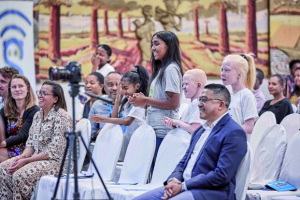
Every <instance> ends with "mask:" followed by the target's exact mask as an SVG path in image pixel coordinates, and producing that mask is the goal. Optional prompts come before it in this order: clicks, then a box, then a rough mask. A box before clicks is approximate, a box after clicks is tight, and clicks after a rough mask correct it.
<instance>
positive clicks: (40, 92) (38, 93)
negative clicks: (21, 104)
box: [36, 90, 53, 97]
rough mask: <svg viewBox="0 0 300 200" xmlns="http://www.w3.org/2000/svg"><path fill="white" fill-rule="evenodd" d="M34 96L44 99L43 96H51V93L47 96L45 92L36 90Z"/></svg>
mask: <svg viewBox="0 0 300 200" xmlns="http://www.w3.org/2000/svg"><path fill="white" fill-rule="evenodd" d="M36 95H38V96H39V95H41V96H42V97H45V96H47V95H53V93H50V94H48V93H47V92H45V91H41V90H37V91H36Z"/></svg>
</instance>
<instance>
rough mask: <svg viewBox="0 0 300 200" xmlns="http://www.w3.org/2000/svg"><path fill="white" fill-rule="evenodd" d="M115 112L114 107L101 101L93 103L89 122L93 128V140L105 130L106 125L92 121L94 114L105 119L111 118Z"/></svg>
mask: <svg viewBox="0 0 300 200" xmlns="http://www.w3.org/2000/svg"><path fill="white" fill-rule="evenodd" d="M112 110H113V106H112V105H109V104H107V103H105V102H103V101H101V100H97V101H95V102H94V103H93V105H92V108H91V110H90V113H89V120H90V122H91V127H92V135H91V138H92V139H93V138H94V135H95V133H96V132H97V131H98V130H99V129H100V130H101V129H102V128H103V126H104V125H105V123H96V122H92V121H91V116H92V115H94V114H98V115H102V116H104V117H111V113H112Z"/></svg>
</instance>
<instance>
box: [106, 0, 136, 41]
mask: <svg viewBox="0 0 300 200" xmlns="http://www.w3.org/2000/svg"><path fill="white" fill-rule="evenodd" d="M139 8H140V6H139V5H138V4H137V2H136V1H130V2H125V1H124V0H114V1H113V3H112V4H111V9H112V10H114V11H117V12H118V17H117V27H118V32H117V35H118V36H119V37H123V25H122V13H123V12H127V11H131V10H136V9H139Z"/></svg>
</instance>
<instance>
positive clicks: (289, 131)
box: [280, 113, 300, 143]
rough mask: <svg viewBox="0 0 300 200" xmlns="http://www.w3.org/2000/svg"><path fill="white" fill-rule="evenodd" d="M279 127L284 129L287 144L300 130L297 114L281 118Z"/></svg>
mask: <svg viewBox="0 0 300 200" xmlns="http://www.w3.org/2000/svg"><path fill="white" fill-rule="evenodd" d="M280 125H282V126H283V127H284V128H285V131H286V135H287V141H288V143H289V142H290V140H291V138H292V137H293V135H294V134H295V133H296V132H297V131H299V130H300V115H299V114H297V113H293V114H289V115H287V116H286V117H285V118H283V120H282V121H281V123H280Z"/></svg>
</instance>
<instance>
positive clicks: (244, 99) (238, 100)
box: [228, 88, 258, 125]
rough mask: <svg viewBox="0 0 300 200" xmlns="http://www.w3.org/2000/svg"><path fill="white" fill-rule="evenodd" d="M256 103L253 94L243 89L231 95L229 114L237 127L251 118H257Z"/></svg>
mask: <svg viewBox="0 0 300 200" xmlns="http://www.w3.org/2000/svg"><path fill="white" fill-rule="evenodd" d="M256 108H257V103H256V100H255V96H254V94H253V93H252V92H251V91H250V90H249V89H248V88H244V89H242V90H240V91H238V92H237V93H235V94H231V103H230V105H229V109H228V111H229V114H230V115H231V117H232V119H234V121H236V122H237V123H238V124H239V125H244V123H245V121H246V120H248V119H251V118H254V120H255V119H256V118H258V114H257V109H256Z"/></svg>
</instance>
